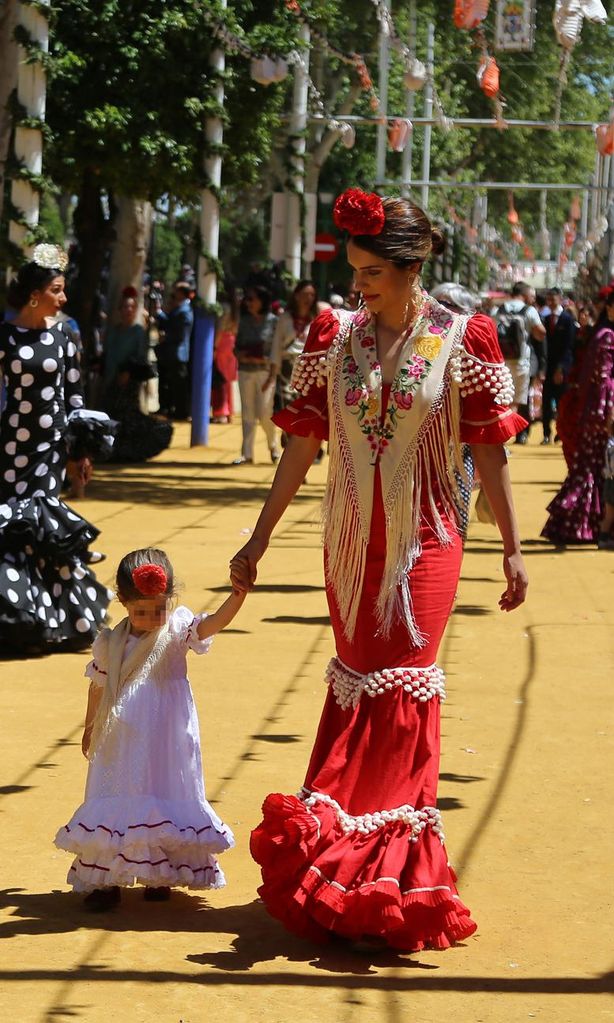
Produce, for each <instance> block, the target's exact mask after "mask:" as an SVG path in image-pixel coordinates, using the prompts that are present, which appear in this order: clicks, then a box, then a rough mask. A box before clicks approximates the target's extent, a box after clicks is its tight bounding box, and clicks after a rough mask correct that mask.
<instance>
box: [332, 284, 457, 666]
mask: <svg viewBox="0 0 614 1023" xmlns="http://www.w3.org/2000/svg"><path fill="white" fill-rule="evenodd" d="M340 316H341V317H342V319H341V328H340V330H339V333H338V335H337V337H336V339H335V341H334V342H333V344H332V345H331V347H330V349H329V352H328V357H327V375H328V404H329V418H330V463H329V475H328V484H327V492H326V498H325V502H324V543H325V547H326V552H327V578H328V581H329V582H330V584H331V585H332V588H333V590H334V593H335V597H336V599H337V603H338V605H339V609H340V612H341V615H342V618H343V620H344V627H345V631H346V635H347V636H348V638H349V639H351V638H352V636H353V634H354V631H355V627H356V616H357V613H358V606H359V603H360V597H361V592H362V587H363V581H364V574H365V565H366V554H367V546H368V542H369V533H370V527H371V514H372V507H373V488H374V472H375V466H376V464H379V468H380V474H381V484H382V496H383V503H384V511H385V521H386V562H385V567H384V573H383V577H382V582H381V587H380V592H379V595H378V600H377V621H378V627H379V628H380V629H381V630H382V631H383V633H384V635H386V634H388V633H389V632H390V629H391V627H392V624H393V622H394V621H395V620H398V618H399V617H401V618H402V619H403V620H404V621H405V622H406V623H407V627H408V631H409V634H410V636H411V639H412V642H413V643H414V644H415V645H416V646H423V645H424V643H425V640H424V637H423V636H422V635H421V633H420V631H419V629H418V627H417V625H416V622H415V619H414V615H413V612H412V605H411V592H410V580H409V578H408V573H409V572H410V571H411V569H412V567H413V566H414V564H415V563H416V560H417V559H418V557H419V556H420V551H421V547H420V515H421V505H422V503H423V502H424V500H425V499H426V502H427V504H428V507H429V509H430V513H431V518H432V523H433V526H434V528H435V530H436V533H437V536H438V538H439V541H440V543H442V544H448V543H450V542H451V539H452V537H451V536H450V533H449V530H448V526H447V525H446V523H445V522H444V521H443V518H442V515H441V513H440V510H439V508H440V507H442V506H443V510H444V512H445V514H446V515H447V516H450V517H452V518H453V519H454V518H456V514H457V512H456V507H457V504H458V484H457V480H458V476H455V471H456V472H457V473H458V474H460V478H461V479H464V478H465V471H464V467H463V462H462V457H461V448H460V432H459V431H460V404H459V393H458V388H457V387H452V386H451V375H450V360H451V357H452V356H453V355H454V356H457V353H458V350H459V349H460V347H461V345H462V338H463V335H464V332H465V328H466V324H467V319H468V318H467V317H466V316H456V315H454V314H452V313H450V311H449V310H448V309H445V308H444V307H443V306H441V305H439V303H437V302H435V301H434V300H433V299H430V298H428V297H425V300H424V302H423V305H422V309H421V312H420V314H419V316H418V318H417V320H416V322H415V324H414V326H413V329H412V330H411V331H410V332H409V333H408V335H407V337H406V339H405V341H404V342H403V345H402V347H401V350H400V352H399V357H398V362H397V368H396V372H395V376H394V379H393V382H392V385H391V387H390V397H389V401H388V405H387V408H386V411H385V413H384V416H383V419H382V407H381V406H382V373H381V367H380V365H379V362H378V360H377V349H376V340H375V321H374V319H373V317H372V316H371V315H370V314H369V313H368V312H367V311H366V310H361V311H360V312H359V313H358V314H356V315H354V314H351V313H350V314H345V315H343V314H340ZM320 372H321V369H320ZM424 487H426V494H423V492H422V491H423V488H424ZM438 501H439V506H438Z"/></svg>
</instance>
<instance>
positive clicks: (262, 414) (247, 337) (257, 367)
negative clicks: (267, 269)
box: [233, 284, 280, 465]
mask: <svg viewBox="0 0 614 1023" xmlns="http://www.w3.org/2000/svg"><path fill="white" fill-rule="evenodd" d="M270 304H271V295H270V292H269V291H268V290H267V289H266V288H264V287H262V286H261V285H258V284H256V285H252V286H251V287H249V288H248V290H247V292H246V295H245V311H244V312H242V313H241V317H240V319H239V329H238V331H237V340H236V343H235V354H236V356H237V359H238V361H239V393H240V395H241V426H242V429H243V443H242V445H241V454H240V456H239V457H238V458H235V460H234V462H233V465H251V464H253V461H254V437H255V433H256V424H257V423H260V425H261V426H262V429H263V430H264V433H265V436H266V439H267V444H268V446H269V452H270V454H271V461H272V462H278V461H279V457H280V451H279V447H278V441H277V427H276V426H275V424H274V423H273V421H272V419H271V415H272V413H273V397H274V394H275V375H276V374H275V373H274V372H271V370H272V369H274V367H271V362H270V354H271V342H272V340H273V333H274V331H275V325H276V323H277V318H276V316H275V315H274V314H273V313H272V312H270Z"/></svg>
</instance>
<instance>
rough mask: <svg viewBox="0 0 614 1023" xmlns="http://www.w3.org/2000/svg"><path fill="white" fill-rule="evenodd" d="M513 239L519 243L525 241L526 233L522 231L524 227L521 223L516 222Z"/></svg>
mask: <svg viewBox="0 0 614 1023" xmlns="http://www.w3.org/2000/svg"><path fill="white" fill-rule="evenodd" d="M512 241H513V242H516V243H517V245H520V243H521V242H522V241H524V234H523V233H522V228H521V226H520V224H516V225H515V226H514V227H513V228H512Z"/></svg>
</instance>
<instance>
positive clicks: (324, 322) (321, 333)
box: [273, 309, 340, 440]
mask: <svg viewBox="0 0 614 1023" xmlns="http://www.w3.org/2000/svg"><path fill="white" fill-rule="evenodd" d="M339 327H340V323H339V317H338V316H336V315H335V313H334V312H333V310H332V309H325V310H324V311H323V312H321V313H319V314H318V315H317V316H316V318H315V320H314V321H313V323H312V324H311V327H310V328H309V335H308V337H307V341H306V342H305V349H304V351H303V352H302V354H301V355H299V356H298V357H297V359H296V360H295V363H294V372H293V374H292V387H293V388H294V390H295V391H297V393H298V398H295V400H294V401H292V402H290V404H289V405H287V406H286V407H285V408H284V409H282V410H281V412H276V413H275V415H274V416H273V422H274V423H276V424H277V426H279V427H281V429H282V430H285V431H286V433H294V434H298V436H299V437H309V436H310V435H311V434H313V435H314V436H315V437H318V438H319V439H320V440H328V401H327V397H328V396H327V386H326V385H327V381H328V373H327V355H328V349H329V348H330V346H331V344H332V343H333V341H334V340H335V338H336V336H337V334H338V333H339Z"/></svg>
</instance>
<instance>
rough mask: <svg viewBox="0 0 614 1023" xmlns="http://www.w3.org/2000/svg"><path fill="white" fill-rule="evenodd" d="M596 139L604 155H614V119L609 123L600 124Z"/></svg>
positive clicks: (596, 130)
mask: <svg viewBox="0 0 614 1023" xmlns="http://www.w3.org/2000/svg"><path fill="white" fill-rule="evenodd" d="M595 139H596V142H597V149H598V150H599V152H600V153H601V155H602V156H614V121H610V123H609V124H598V125H597V127H596V129H595Z"/></svg>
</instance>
